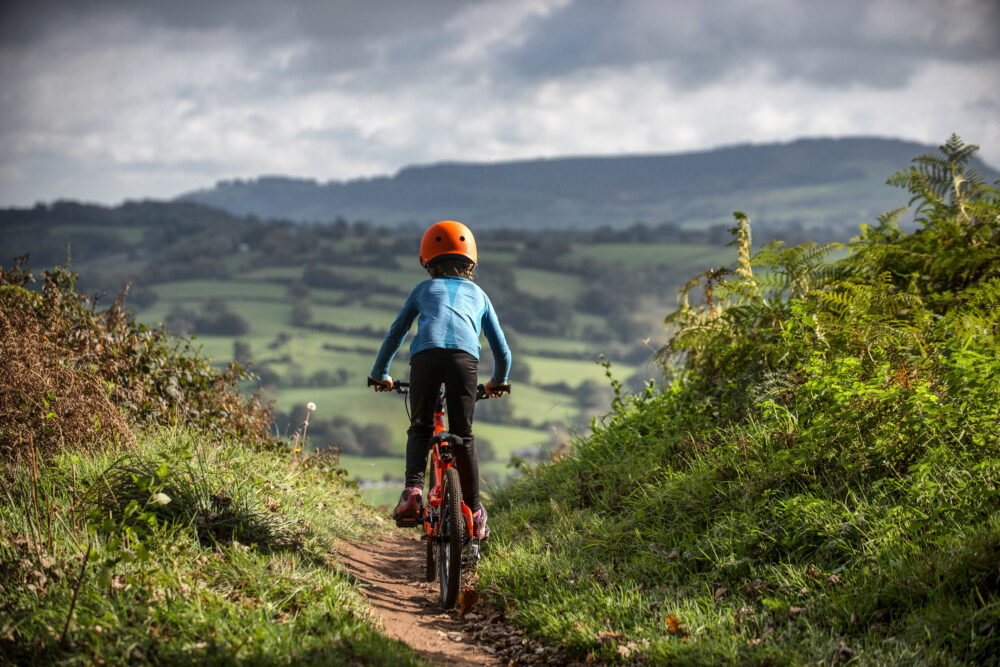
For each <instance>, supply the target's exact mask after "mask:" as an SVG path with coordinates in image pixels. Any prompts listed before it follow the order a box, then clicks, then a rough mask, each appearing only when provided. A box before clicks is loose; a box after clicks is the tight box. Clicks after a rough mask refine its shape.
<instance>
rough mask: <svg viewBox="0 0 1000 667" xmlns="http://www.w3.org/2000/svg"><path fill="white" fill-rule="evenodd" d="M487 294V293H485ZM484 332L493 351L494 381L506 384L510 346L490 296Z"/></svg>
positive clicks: (484, 317)
mask: <svg viewBox="0 0 1000 667" xmlns="http://www.w3.org/2000/svg"><path fill="white" fill-rule="evenodd" d="M484 296H485V295H484ZM483 333H484V334H485V335H486V340H487V342H489V344H490V351H491V352H492V353H493V378H492V380H493V382H494V383H497V384H504V383H506V382H507V375H508V373H510V360H511V357H510V348H509V347H507V339H506V338H505V337H504V335H503V329H501V328H500V319H499V318H498V317H497V313H496V311H495V310H493V304H492V303H490V299H489V297H486V309H485V312H484V313H483Z"/></svg>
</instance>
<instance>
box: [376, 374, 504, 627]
mask: <svg viewBox="0 0 1000 667" xmlns="http://www.w3.org/2000/svg"><path fill="white" fill-rule="evenodd" d="M374 384H375V382H374V381H373V380H371V379H369V380H368V386H374ZM392 388H393V390H394V391H395V392H396V393H398V394H402V395H403V396H404V397H405V396H408V395H409V393H410V383H409V382H395V381H394V382H393V385H392ZM494 391H495V396H494V397H496V398H499V397H500V396H501V395H503V394H508V393H510V385H509V384H503V385H498V386H496V387H495V388H494ZM485 398H491V396H490V395H489V394H488V393H487V392H486V387H485V386H484V385H479V388H478V391H477V392H476V400H483V399H485ZM407 412H409V408H407ZM444 415H445V392H444V388H442V389H441V393H440V395H439V396H438V400H437V406H436V407H435V409H434V437H433V438H432V439H431V446H432V449H431V471H430V473H431V478H430V484H429V488H430V490H429V491H428V493H427V502H426V504H425V506H424V513H423V516H421V517H420V518H417V519H402V520H399V521H397V522H396V525H398V526H402V527H416V526H420V525H421V524H422V525H423V527H424V533H425V534H426V536H427V572H426V577H427V581H434V579H435V578H437V579H438V581H439V585H440V589H441V603H442V605H443V606H444V608H445V609H450V608H452V607H454V606H455V602H456V601H457V600H458V593H459V591H461V590H462V566H463V562H464V564H466V565H474V564H475V563H476V562H477V561H478V560H479V546H480V544H479V540H478V539H476V535H475V531H474V530H473V524H472V510H471V509H469V506H468V505H466V504H465V500H464V498H463V496H462V483H461V482H460V481H459V479H458V469H456V468H455V453H454V447H456V446H458V445H461V438H459V437H458V436H457V435H452V434H451V433H449V432H448V431H446V430H445V424H444ZM463 557H464V558H463Z"/></svg>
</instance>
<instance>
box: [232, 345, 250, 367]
mask: <svg viewBox="0 0 1000 667" xmlns="http://www.w3.org/2000/svg"><path fill="white" fill-rule="evenodd" d="M252 358H253V354H252V353H251V351H250V343H249V342H247V341H245V340H234V341H233V361H235V362H236V363H239V364H243V365H244V366H246V365H247V364H249V363H250V361H251V360H252Z"/></svg>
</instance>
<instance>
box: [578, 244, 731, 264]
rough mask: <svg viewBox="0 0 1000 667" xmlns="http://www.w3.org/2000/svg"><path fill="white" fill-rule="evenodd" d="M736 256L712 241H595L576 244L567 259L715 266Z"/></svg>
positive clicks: (599, 262) (617, 262)
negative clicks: (586, 243) (681, 242)
mask: <svg viewBox="0 0 1000 667" xmlns="http://www.w3.org/2000/svg"><path fill="white" fill-rule="evenodd" d="M735 259H736V251H735V250H734V249H732V248H721V249H720V248H719V246H717V245H714V244H709V243H693V244H679V243H595V244H589V245H579V246H576V247H574V248H573V250H572V252H571V253H570V254H569V255H568V257H567V260H566V261H570V262H573V261H578V260H588V261H591V262H595V263H597V264H605V265H609V266H614V265H617V264H622V265H628V266H659V265H681V266H703V265H706V266H713V265H722V264H729V263H731V262H733V261H734V260H735Z"/></svg>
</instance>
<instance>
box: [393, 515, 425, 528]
mask: <svg viewBox="0 0 1000 667" xmlns="http://www.w3.org/2000/svg"><path fill="white" fill-rule="evenodd" d="M422 525H424V522H423V521H422V520H420V519H418V518H417V517H415V516H408V517H403V518H402V519H396V527H397V528H414V527H416V526H422Z"/></svg>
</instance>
